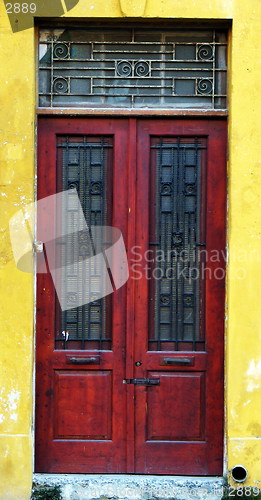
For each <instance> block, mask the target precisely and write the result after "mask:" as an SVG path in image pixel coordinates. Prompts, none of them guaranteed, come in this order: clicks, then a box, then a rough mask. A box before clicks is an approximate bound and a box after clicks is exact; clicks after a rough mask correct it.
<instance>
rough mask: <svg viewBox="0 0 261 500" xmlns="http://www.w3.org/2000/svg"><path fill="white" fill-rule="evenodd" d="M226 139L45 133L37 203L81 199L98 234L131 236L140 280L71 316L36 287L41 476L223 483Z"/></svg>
mask: <svg viewBox="0 0 261 500" xmlns="http://www.w3.org/2000/svg"><path fill="white" fill-rule="evenodd" d="M225 132H226V125H225V123H224V122H223V121H211V120H210V121H207V120H200V121H199V120H172V119H171V120H156V119H155V120H148V119H140V120H136V119H134V118H131V119H130V120H127V119H113V120H110V119H69V120H67V119H43V120H40V124H39V163H38V196H39V198H44V197H46V196H48V195H50V194H54V193H56V192H57V191H62V190H65V189H68V188H70V187H71V186H72V187H76V189H77V191H78V194H79V197H80V200H81V203H82V205H83V210H84V214H85V217H86V219H87V222H88V224H89V223H90V222H92V223H94V225H95V223H96V222H97V221H98V222H99V224H101V223H103V224H107V225H112V226H114V227H117V228H119V229H120V230H121V231H122V234H123V237H124V241H125V245H126V247H127V252H128V262H129V271H130V277H129V280H128V282H127V283H126V285H124V286H123V287H121V288H120V289H118V290H115V291H114V292H113V293H112V294H111V295H109V296H108V297H106V298H104V299H101V300H100V301H97V300H96V301H95V300H94V301H93V302H91V303H90V304H88V305H87V306H84V305H83V306H81V307H80V308H79V307H78V308H75V309H73V308H71V309H70V310H69V312H68V311H67V312H66V313H61V311H60V309H59V306H58V304H57V300H56V298H55V290H54V286H53V282H52V279H51V277H50V274H38V279H37V389H36V404H37V407H36V469H37V471H41V472H85V473H88V472H101V473H102V472H116V473H117V472H132V473H133V472H136V473H153V474H157V473H158V474H195V475H200V474H202V475H206V474H210V475H211V474H212V475H214V474H221V473H222V440H223V378H222V377H223V317H224V272H223V271H224V254H222V251H224V248H225V156H226V151H225ZM86 193H87V194H86ZM97 207H98V208H97ZM99 213H100V214H103V215H99ZM53 216H54V214H51V213H50V214H48V213H47V214H45V216H44V218H42V220H39V221H38V225H39V226H40V227H41V234H44V228H45V226H47V225H48V217H50V218H51V217H53ZM68 217H71V215H68ZM93 217H94V219H93ZM101 217H103V218H101ZM97 218H98V219H97ZM95 221H96V222H95ZM53 239H55V231H54V234H53ZM56 251H57V249H56ZM58 251H60V250H58ZM70 276H71V275H69V274H68V276H67V277H66V279H67V281H68V283H69V285H68V287H69V288H70V286H73V285H70V283H71V282H72V283H73V278H71V277H70ZM70 280H72V281H71V282H70ZM69 288H68V290H69V292H68V290H67V289H66V293H67V295H68V300H71V299H72V297H73V293H72V291H71V289H69ZM67 331H68V332H69V335H68V338H67V336H66V332H67ZM62 332H63V333H62Z"/></svg>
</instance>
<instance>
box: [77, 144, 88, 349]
mask: <svg viewBox="0 0 261 500" xmlns="http://www.w3.org/2000/svg"><path fill="white" fill-rule="evenodd" d="M78 149H79V153H78V154H79V164H80V148H78ZM82 149H83V152H82V189H81V190H80V189H79V195H80V202H81V206H82V211H83V214H84V219H85V222H87V221H86V217H87V213H86V198H85V192H86V188H87V179H86V173H87V163H88V157H87V144H86V136H84V137H83V148H82ZM79 185H80V184H79ZM78 266H79V264H78ZM84 274H85V273H83V275H84ZM81 279H82V278H81ZM82 294H83V296H84V294H85V279H82ZM86 308H89V305H88V304H87V305H85V304H84V305H82V306H81V349H82V350H84V349H85V338H86V335H85V329H86V326H85V311H86ZM88 334H89V323H87V336H88Z"/></svg>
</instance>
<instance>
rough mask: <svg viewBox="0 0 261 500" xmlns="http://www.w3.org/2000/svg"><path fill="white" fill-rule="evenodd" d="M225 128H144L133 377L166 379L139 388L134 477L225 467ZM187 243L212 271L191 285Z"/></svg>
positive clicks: (146, 123) (151, 123)
mask: <svg viewBox="0 0 261 500" xmlns="http://www.w3.org/2000/svg"><path fill="white" fill-rule="evenodd" d="M225 130H226V125H225V123H224V122H222V121H220V122H218V121H211V120H208V121H205V120H202V121H196V120H187V121H185V120H184V121H183V120H181V121H178V120H176V121H172V120H164V121H163V120H140V121H139V124H138V137H139V142H138V151H137V214H138V216H137V220H136V236H137V239H136V245H137V247H138V248H139V253H140V255H141V258H140V261H139V264H140V271H141V278H140V279H139V280H137V281H136V296H137V298H138V300H137V302H136V309H135V318H136V337H135V341H136V343H135V349H136V351H135V359H136V360H139V362H140V363H139V366H137V367H136V370H135V377H150V376H151V377H152V378H155V377H159V379H160V385H156V386H151V387H147V388H144V389H143V388H140V387H136V389H135V391H136V399H135V411H136V413H135V418H136V419H135V422H136V424H135V425H136V441H135V443H136V459H135V461H136V468H135V470H136V472H137V473H139V472H141V473H142V472H143V473H144V472H145V473H151V474H153V473H154V474H192V475H193V474H221V473H222V463H223V445H222V443H223V333H224V325H223V318H224V267H225V261H224V258H223V257H222V255H223V254H222V251H223V252H224V248H225V207H226V201H225V196H226V194H225V193H226V188H225V179H226V135H225ZM193 148H194V152H193ZM200 148H201V151H200V152H198V151H199V149H200ZM186 151H188V153H186ZM176 198H178V200H177V199H176ZM193 200H194V201H193ZM157 207H158V208H157ZM161 214H162V217H161ZM191 214H192V215H191ZM177 215H178V218H177ZM160 217H161V218H160ZM191 222H192V224H191ZM192 236H193V238H192ZM189 244H190V245H192V246H194V247H195V248H196V247H198V248H200V247H201V246H202V247H203V248H204V250H205V254H204V258H203V259H202V260H200V259H201V258H202V257H201V255H200V259H199V261H198V262H199V263H200V265H199V267H198V268H199V269H201V267H200V266H203V265H204V269H206V268H207V272H205V271H204V276H203V279H202V277H201V274H199V278H198V279H197V283H193V280H192V281H191V284H190V283H188V280H187V277H186V273H187V271H188V266H187V264H185V271H186V273H185V276H184V275H182V273H181V279H180V278H177V276H178V273H177V267H175V266H177V264H176V262H178V263H179V262H181V251H182V250H184V249H186V248H188V245H189ZM157 248H160V249H161V250H163V251H165V252H166V249H170V250H171V249H173V248H174V249H176V257H175V258H176V261H174V260H171V259H172V257H171V259H170V261H169V262H170V263H171V264H172V265H173V262H174V265H173V269H174V270H173V271H172V275H170V278H168V277H167V273H165V270H164V266H163V265H162V264H160V265H159V266H158V267H159V268H160V271H162V273H163V277H161V278H160V279H159V281H160V280H161V282H160V283H158V282H157V280H156V279H155V278H154V277H153V272H154V271H155V262H157V261H156V258H157V254H156V249H157ZM211 252H215V255H218V259H217V260H218V262H217V260H215V259H210V256H211V255H212V253H211ZM202 253H203V252H202ZM148 255H149V256H150V257H154V262H153V264H152V271H151V274H149V279H148V270H145V269H146V265H148V260H147V258H146V256H148ZM204 259H207V261H205V260H204ZM142 269H143V272H142ZM217 269H218V273H219V274H218V278H216V275H215V272H216V270H217ZM164 273H165V274H164ZM171 279H172V282H171ZM164 280H165V281H164ZM161 283H162V285H161ZM173 298H174V301H173ZM148 304H149V305H148ZM195 305H196V306H197V312H196V313H195V312H193V311H192V307H193V306H195ZM148 307H149V310H148ZM159 310H160V311H161V312H160V313H159V312H158V311H159ZM173 311H174V313H173ZM191 317H192V320H190V318H191ZM166 360H167V362H166ZM168 360H170V364H169V366H168V365H167V363H168ZM162 370H164V371H162Z"/></svg>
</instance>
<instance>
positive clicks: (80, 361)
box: [66, 356, 100, 365]
mask: <svg viewBox="0 0 261 500" xmlns="http://www.w3.org/2000/svg"><path fill="white" fill-rule="evenodd" d="M66 362H67V363H70V364H73V365H99V364H100V356H90V357H88V358H81V357H79V358H77V357H76V356H73V357H70V358H69V356H67V358H66Z"/></svg>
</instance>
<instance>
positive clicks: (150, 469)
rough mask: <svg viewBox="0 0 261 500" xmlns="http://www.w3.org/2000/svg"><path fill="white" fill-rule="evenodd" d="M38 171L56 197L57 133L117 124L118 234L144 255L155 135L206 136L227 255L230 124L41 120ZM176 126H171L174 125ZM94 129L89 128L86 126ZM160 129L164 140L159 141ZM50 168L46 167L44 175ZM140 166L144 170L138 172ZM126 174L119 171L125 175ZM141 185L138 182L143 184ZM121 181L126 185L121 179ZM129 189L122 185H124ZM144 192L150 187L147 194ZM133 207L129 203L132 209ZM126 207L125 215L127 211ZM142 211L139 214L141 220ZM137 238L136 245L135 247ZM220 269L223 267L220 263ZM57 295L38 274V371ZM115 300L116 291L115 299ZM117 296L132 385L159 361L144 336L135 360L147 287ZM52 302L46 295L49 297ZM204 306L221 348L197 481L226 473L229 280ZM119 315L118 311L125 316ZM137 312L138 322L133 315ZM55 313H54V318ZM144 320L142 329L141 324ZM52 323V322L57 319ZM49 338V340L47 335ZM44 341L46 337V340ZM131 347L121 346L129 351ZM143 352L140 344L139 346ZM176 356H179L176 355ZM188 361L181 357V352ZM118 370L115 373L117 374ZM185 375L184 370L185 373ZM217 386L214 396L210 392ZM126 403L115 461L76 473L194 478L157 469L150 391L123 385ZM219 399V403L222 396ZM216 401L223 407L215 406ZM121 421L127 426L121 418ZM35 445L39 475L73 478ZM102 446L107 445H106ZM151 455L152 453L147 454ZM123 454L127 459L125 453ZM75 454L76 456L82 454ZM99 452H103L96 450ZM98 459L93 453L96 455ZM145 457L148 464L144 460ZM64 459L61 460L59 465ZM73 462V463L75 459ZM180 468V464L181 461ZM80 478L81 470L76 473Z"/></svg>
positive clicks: (44, 399) (214, 238) (211, 238)
mask: <svg viewBox="0 0 261 500" xmlns="http://www.w3.org/2000/svg"><path fill="white" fill-rule="evenodd" d="M39 122H40V123H39V151H40V154H39V164H38V169H39V172H41V175H40V176H39V180H38V197H39V198H41V197H45V196H48V195H50V194H54V193H55V187H56V174H55V172H56V164H55V163H56V161H55V155H52V154H50V151H53V150H55V136H56V134H73V135H77V134H78V135H80V134H88V133H89V134H96V135H99V134H104V135H110V134H113V133H114V131H115V128H114V127H115V126H116V125H115V124H118V125H119V127H118V128H119V136H118V137H119V141H118V145H117V148H119V151H121V153H120V157H119V164H120V163H121V164H122V165H124V164H126V165H127V172H126V180H127V182H126V186H125V188H124V189H123V191H122V195H120V192H119V191H118V194H119V201H118V208H119V209H118V210H115V218H114V221H113V223H114V224H115V225H116V226H117V227H120V228H121V229H122V231H123V235H124V239H125V241H126V242H127V247H128V249H130V248H132V247H133V246H134V245H137V244H139V245H141V246H142V248H143V250H144V251H145V250H146V244H147V241H148V234H147V229H146V228H147V227H148V219H147V217H148V213H147V211H146V210H140V209H141V208H142V206H143V203H144V198H146V196H147V194H146V193H144V186H146V182H145V181H146V178H145V177H146V175H147V171H146V168H143V165H146V162H148V151H149V148H148V140H149V136H150V135H153V136H155V135H160V134H161V135H179V136H182V135H183V136H186V137H188V136H190V135H191V136H193V135H197V136H202V137H207V138H208V148H209V149H208V168H209V172H211V176H210V175H208V179H207V183H208V186H207V188H208V209H207V210H208V212H207V245H208V246H207V248H208V249H209V250H211V249H212V248H213V249H216V250H219V251H221V250H224V249H225V210H226V153H225V151H226V150H225V141H226V123H225V121H224V120H219V119H218V120H216V119H213V120H209V119H208V120H205V119H195V120H191V119H182V120H180V119H175V120H173V118H171V119H164V120H163V119H153V120H151V119H140V120H139V122H138V124H137V121H136V119H135V118H130V119H129V120H127V119H121V118H119V119H117V118H116V119H109V118H87V119H86V118H75V119H66V118H48V119H46V118H43V119H40V120H39ZM171 123H172V125H171ZM88 124H90V126H89V125H88ZM137 125H138V127H139V129H140V131H139V134H140V135H139V144H138V146H139V145H140V148H139V153H138V157H137V149H136V142H137ZM127 129H128V139H129V140H128V159H127V161H126V156H125V153H126V151H124V147H121V145H120V143H122V144H124V141H125V138H126V130H127ZM120 130H122V141H121V140H120ZM159 130H160V134H159ZM217 159H219V162H220V170H217V169H215V165H216V161H217ZM46 165H47V166H48V169H47V171H46V172H45V169H46ZM137 165H138V167H137ZM43 172H45V173H43ZM119 173H120V170H119ZM137 179H138V183H137ZM121 181H122V182H123V179H122V178H121ZM118 182H119V178H115V181H114V188H115V189H117V185H118ZM123 183H124V182H123ZM145 189H146V188H145ZM217 199H218V206H217V205H216V200H217ZM126 200H127V203H126ZM126 208H127V210H126ZM136 210H137V214H136ZM122 213H123V214H125V215H124V221H123V220H122V219H121V217H122ZM213 227H215V228H216V232H214V231H213ZM137 235H138V240H137ZM219 265H220V263H219ZM216 267H217V266H216V263H215V262H211V263H210V268H211V269H212V272H214V269H215V268H216ZM44 289H45V290H48V289H49V290H53V286H52V282H51V279H50V276H49V275H45V274H42V275H39V277H38V282H37V293H38V298H40V300H41V297H42V298H43V295H45V297H44V301H45V307H44V308H43V307H42V306H41V307H40V308H39V305H38V307H37V342H38V343H39V342H40V343H41V346H42V354H41V356H40V357H39V352H38V351H39V349H38V350H37V363H38V365H39V366H44V358H46V356H47V357H48V355H47V352H48V342H49V339H50V335H51V333H52V332H50V314H49V310H48V307H49V308H51V310H53V308H52V304H53V302H54V295H53V294H54V291H52V293H51V294H50V295H48V294H44V293H43V290H44ZM114 293H115V292H114ZM116 293H117V294H118V295H117V297H118V298H117V297H116V298H115V300H116V301H118V304H121V305H122V308H123V309H124V304H126V352H127V353H128V355H127V356H126V367H125V373H124V375H122V374H121V373H120V370H121V369H120V368H119V369H118V375H119V377H118V379H119V380H120V379H121V378H125V377H126V378H134V377H142V376H144V377H146V373H147V372H146V370H149V371H155V369H156V368H155V359H153V358H155V356H154V353H151V352H148V353H146V351H147V347H146V344H145V343H146V338H147V337H146V335H144V338H143V344H140V347H138V350H136V353H135V356H134V347H135V345H134V344H135V340H137V336H138V335H139V338H140V332H146V331H147V326H146V314H145V310H144V307H145V302H144V300H142V301H141V300H138V301H136V304H135V295H136V294H137V296H139V294H141V295H142V297H143V298H145V300H146V296H147V295H146V294H147V288H146V284H144V281H143V280H141V282H137V288H136V282H135V281H132V280H129V281H128V283H127V285H126V286H124V287H123V288H122V289H121V290H119V291H118V292H116ZM46 295H47V296H46ZM206 302H207V307H208V310H209V311H210V315H208V316H207V318H206V331H214V332H215V341H213V337H214V336H213V337H212V340H211V339H210V340H209V341H208V344H207V349H208V363H209V362H211V363H212V367H213V370H212V374H211V379H210V380H209V381H208V382H207V393H208V394H209V396H208V397H209V399H208V402H207V405H208V410H209V412H210V414H211V416H212V417H211V418H212V421H213V422H215V429H213V428H212V429H207V433H208V435H209V436H211V443H210V446H209V451H208V452H206V451H202V454H201V457H200V460H199V462H200V463H199V464H198V467H197V471H196V472H194V473H195V474H204V475H205V474H209V475H211V474H213V475H214V474H221V473H222V455H223V391H224V386H223V378H222V373H223V342H224V329H223V323H224V280H216V281H215V282H214V281H213V282H210V281H209V282H207V284H206ZM119 310H120V309H119ZM134 310H135V315H134V314H133V311H134ZM52 314H54V312H53V313H52ZM123 316H124V315H121V316H119V321H116V323H117V326H116V329H118V330H117V331H118V334H119V336H121V335H123V330H124V325H125V318H124V317H123ZM137 318H138V322H137ZM51 319H52V320H54V317H53V316H52V317H51ZM47 331H48V332H49V333H48V334H47V336H46V333H44V332H47ZM44 335H45V338H44ZM124 342H125V341H123V344H124ZM138 345H139V344H138ZM172 354H173V353H172ZM182 354H183V353H182ZM122 355H123V353H122V350H121V349H119V350H118V352H117V353H116V358H117V359H115V366H117V363H118V366H119V367H120V366H121V360H122ZM59 356H62V354H60V353H59V352H58V353H57V351H56V354H55V362H56V363H58V364H57V366H59V362H60V359H59ZM138 358H139V359H144V361H145V363H144V364H143V365H142V366H141V367H135V364H134V363H135V361H136V359H138ZM196 362H197V364H196V368H197V369H198V370H204V369H205V366H206V363H207V360H206V356H204V354H203V353H197V360H196ZM110 363H111V353H110V352H107V353H106V352H104V353H103V360H102V364H101V365H100V368H101V369H104V370H106V369H107V368H108V367H109V366H111V364H110ZM47 367H48V364H47V365H45V367H44V368H43V375H44V377H43V378H42V379H41V380H39V385H41V388H42V389H43V387H42V386H45V388H46V390H42V396H41V398H40V399H39V400H37V404H40V405H41V407H43V408H44V407H45V405H46V404H47V407H46V408H47V410H46V411H45V422H46V423H45V424H42V423H41V420H42V417H41V416H39V414H38V416H37V418H36V427H38V426H39V427H41V428H42V429H44V430H45V432H46V435H49V438H50V432H51V426H50V425H49V427H48V418H47V417H48V412H49V410H48V407H49V399H50V397H52V393H51V392H50V381H49V379H48V373H47V371H46V368H47ZM116 370H117V368H116ZM184 371H186V368H185V370H184ZM211 384H212V386H211V387H214V388H215V390H213V391H212V392H211V390H210V385H211ZM115 390H116V391H119V394H120V393H121V392H122V385H121V384H120V382H118V383H117V382H116V385H115ZM125 390H126V399H125V398H123V401H124V402H123V403H122V405H119V407H118V408H117V407H116V408H114V409H115V410H116V411H115V420H114V426H113V428H114V430H115V432H116V434H117V436H118V441H117V442H118V444H117V445H116V447H115V450H116V452H115V454H114V457H113V460H112V463H111V466H109V467H107V469H105V468H103V466H102V465H101V464H100V465H99V467H98V468H96V469H95V467H92V466H91V464H89V468H88V470H86V464H85V465H83V466H82V468H81V467H80V468H78V469H77V472H102V471H104V472H125V471H126V472H135V471H136V472H137V473H141V470H142V471H143V473H161V474H168V473H169V474H173V473H176V474H190V473H191V472H190V470H191V465H192V464H190V463H189V462H188V468H187V469H186V467H185V462H184V461H183V465H182V470H180V469H179V468H178V464H177V468H176V472H168V471H167V470H166V469H164V468H160V465H159V462H160V461H162V459H163V457H165V458H166V455H165V454H164V452H163V451H161V450H160V451H159V453H155V450H154V449H153V447H151V446H150V445H149V446H147V445H146V444H145V441H146V439H145V434H144V432H145V420H144V418H145V417H144V411H143V409H144V408H145V406H146V389H145V388H144V387H134V385H128V384H126V385H125ZM134 394H136V412H137V413H136V415H137V419H136V421H135V418H134V406H133V398H134ZM217 395H218V397H217ZM217 400H219V404H218V405H217ZM119 417H121V419H122V421H121V423H120V424H119V422H120V418H119ZM123 421H125V422H126V429H125V430H124V425H123ZM135 431H136V433H137V431H138V435H139V436H142V437H141V438H140V439H138V441H137V440H136V448H137V453H136V468H135ZM123 435H124V436H125V438H126V442H125V444H123V441H122V436H123ZM36 446H37V447H41V450H42V452H41V454H40V457H39V458H38V462H37V464H38V465H37V470H39V471H41V472H45V471H49V470H50V467H51V469H52V470H53V472H73V471H72V470H70V468H68V466H69V465H70V464H68V466H67V467H65V468H64V467H63V468H62V469H61V468H60V467H59V464H56V465H53V464H52V465H51V464H49V463H48V453H49V451H48V450H47V448H46V440H45V437H43V436H40V435H39V433H38V434H37V435H36ZM103 446H104V444H103ZM125 446H126V458H125V456H124V455H125ZM146 448H147V449H146ZM214 449H215V450H218V451H217V456H218V458H217V459H215V460H214V461H213V460H212V458H211V457H212V456H213V450H214ZM122 450H124V452H122ZM187 451H189V453H190V452H191V451H193V445H190V448H189V450H187ZM76 453H77V452H76ZM97 453H99V451H98V450H97ZM175 453H178V455H179V456H180V457H182V452H180V444H179V445H178V446H177V447H176V451H175ZM94 454H95V451H94ZM62 455H64V451H62V452H59V456H60V457H61V456H62ZM145 456H146V457H147V458H146V460H145V461H144V457H145ZM58 458H59V457H58V456H57V457H56V459H57V460H58ZM69 460H70V463H71V460H72V457H69ZM181 462H182V460H181ZM204 463H205V464H208V467H206V465H205V468H204ZM74 472H75V471H74Z"/></svg>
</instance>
